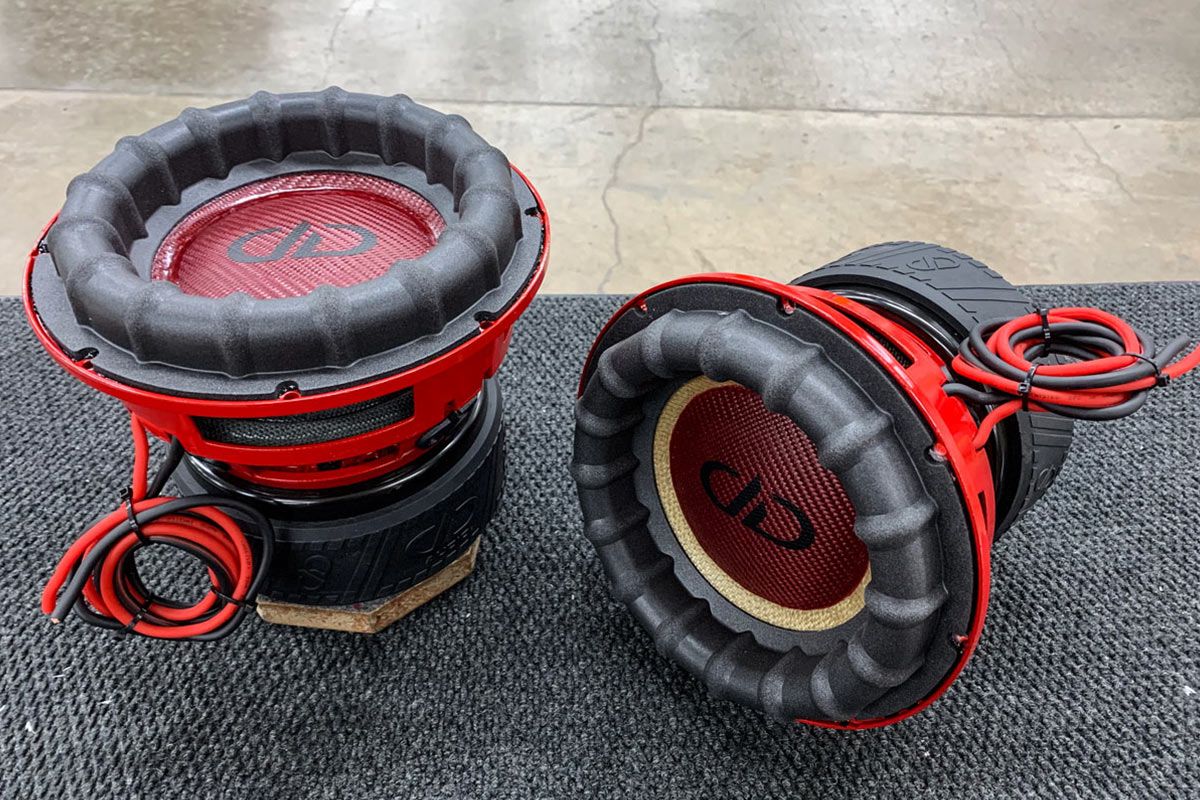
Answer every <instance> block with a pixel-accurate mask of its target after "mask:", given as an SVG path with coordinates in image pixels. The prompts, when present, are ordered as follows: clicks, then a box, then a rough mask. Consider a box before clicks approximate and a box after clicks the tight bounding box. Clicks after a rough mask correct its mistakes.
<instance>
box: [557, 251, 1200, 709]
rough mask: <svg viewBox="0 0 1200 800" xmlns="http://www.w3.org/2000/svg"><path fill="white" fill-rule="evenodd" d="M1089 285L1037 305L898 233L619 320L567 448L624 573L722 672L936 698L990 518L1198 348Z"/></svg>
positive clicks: (681, 656)
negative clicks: (1083, 430)
mask: <svg viewBox="0 0 1200 800" xmlns="http://www.w3.org/2000/svg"><path fill="white" fill-rule="evenodd" d="M1186 342H1187V340H1186V338H1183V337H1180V338H1178V339H1175V340H1172V341H1171V342H1169V343H1167V344H1165V345H1163V346H1162V347H1161V348H1159V347H1156V346H1155V345H1154V344H1153V340H1152V339H1150V338H1149V337H1147V336H1144V335H1142V334H1139V333H1138V332H1137V331H1135V330H1134V329H1132V328H1131V327H1129V326H1128V325H1127V324H1126V323H1124V322H1122V321H1121V320H1119V319H1117V318H1115V317H1113V316H1112V315H1109V314H1105V313H1104V312H1100V311H1097V310H1094V309H1077V308H1071V309H1051V310H1049V311H1043V312H1041V313H1034V309H1033V306H1032V305H1031V304H1030V302H1029V301H1028V300H1027V299H1026V298H1025V297H1024V296H1023V295H1022V293H1021V292H1019V291H1018V290H1017V289H1016V288H1014V287H1013V286H1011V285H1009V284H1008V283H1007V282H1006V281H1005V280H1004V279H1003V278H1001V277H1000V276H999V275H997V274H996V273H995V272H993V271H991V270H990V269H988V268H986V267H985V266H984V265H982V264H981V263H979V262H978V261H975V260H974V259H971V258H969V257H968V256H965V255H963V254H961V253H957V252H955V251H953V250H950V249H948V248H945V247H939V246H937V245H930V244H924V243H921V242H893V243H890V244H883V245H875V246H873V247H868V248H866V249H863V250H860V251H858V252H856V253H852V254H850V255H849V256H846V257H845V258H842V259H840V260H838V261H836V262H834V263H833V264H831V265H829V266H826V267H824V268H822V269H819V270H816V271H814V272H811V273H809V274H807V275H805V276H803V277H801V278H799V279H797V280H796V281H795V282H794V283H793V284H792V285H787V284H781V283H777V282H775V281H771V280H766V279H763V278H756V277H753V276H747V275H734V274H707V275H695V276H691V277H686V278H681V279H678V280H675V281H670V282H667V283H664V284H662V285H660V286H657V287H654V288H652V289H650V290H648V291H646V292H645V293H643V294H641V295H639V296H638V297H636V298H634V299H633V300H631V301H630V302H629V303H627V304H626V305H625V306H624V307H623V308H622V309H621V310H620V311H618V312H617V314H616V315H614V316H613V318H612V319H611V320H609V322H608V324H607V325H606V326H605V327H604V329H603V330H602V331H601V333H600V335H599V336H598V338H597V339H596V342H595V344H594V345H593V347H592V351H591V353H590V355H589V356H588V359H587V363H586V364H585V366H584V370H583V376H582V378H581V381H580V385H579V398H578V401H577V403H576V427H575V451H574V458H573V462H572V474H573V476H574V478H575V482H576V484H577V488H578V492H579V501H580V505H581V507H582V510H583V517H584V522H585V528H584V533H585V535H586V536H587V537H588V539H589V540H590V541H591V543H592V544H593V545H594V546H595V548H596V551H597V553H598V554H599V557H600V560H601V562H602V564H603V565H604V569H605V573H606V574H607V577H608V580H609V585H610V588H611V590H612V593H613V595H614V597H616V598H617V599H618V600H620V601H621V602H622V603H624V604H625V605H626V606H627V607H628V608H629V610H630V612H631V613H632V614H633V615H634V617H636V619H637V620H638V622H639V623H640V624H641V625H642V626H643V627H644V628H645V629H646V630H647V631H648V632H649V633H650V635H651V636H652V637H653V639H654V643H655V646H656V647H657V649H658V650H659V652H661V653H663V654H664V655H666V656H668V657H670V658H672V659H674V660H676V661H677V662H679V663H680V664H681V665H682V666H683V667H684V668H685V669H686V670H687V671H688V672H690V673H691V674H692V675H694V676H696V677H697V678H698V679H700V680H702V681H703V682H704V684H705V686H706V687H707V688H708V689H709V691H710V692H711V693H712V694H713V695H715V696H717V697H720V698H726V699H730V700H733V701H735V702H738V703H741V704H744V705H747V706H751V707H753V708H756V709H759V710H761V711H763V712H765V713H767V714H769V715H771V716H773V717H777V718H780V719H794V720H798V721H803V722H810V723H814V724H818V725H825V726H832V727H840V728H865V727H874V726H878V725H884V724H887V723H890V722H894V721H896V720H899V719H903V718H904V717H907V716H909V715H911V714H913V713H916V712H917V711H919V710H921V709H922V708H925V707H926V706H927V705H929V704H930V703H931V702H932V701H933V700H934V699H936V698H937V697H938V696H939V695H940V694H941V693H942V692H943V691H945V689H946V687H947V686H948V685H949V684H950V682H951V681H953V680H954V678H955V677H956V676H957V675H958V673H959V671H960V670H961V669H962V668H963V666H964V664H965V663H966V661H967V659H968V658H969V656H970V655H971V653H972V651H973V650H974V648H975V645H976V643H977V642H978V640H979V635H980V632H981V631H982V626H983V619H984V613H985V611H986V608H987V599H988V587H989V581H990V567H989V559H990V557H991V547H992V543H993V540H994V539H995V537H997V536H999V535H1001V534H1003V533H1004V532H1005V531H1006V530H1007V529H1008V528H1009V527H1010V526H1011V525H1012V524H1013V523H1014V521H1015V520H1017V519H1018V518H1019V517H1020V516H1021V514H1022V513H1023V512H1024V511H1025V510H1026V509H1027V508H1029V506H1030V505H1032V504H1033V503H1034V502H1035V501H1036V500H1037V499H1038V498H1039V497H1040V496H1041V495H1042V494H1043V493H1044V492H1045V491H1046V490H1047V488H1048V487H1049V486H1050V484H1051V482H1052V481H1053V478H1054V476H1055V475H1056V474H1057V473H1058V470H1059V468H1060V466H1061V465H1062V463H1063V460H1064V459H1065V457H1066V454H1067V450H1068V448H1069V447H1070V444H1071V436H1072V425H1073V422H1072V419H1112V418H1115V417H1118V416H1122V415H1124V414H1128V413H1130V412H1131V411H1133V410H1136V408H1138V407H1139V406H1140V405H1141V403H1142V402H1144V400H1145V397H1146V392H1147V391H1148V390H1149V389H1150V388H1154V387H1155V386H1158V385H1165V383H1167V382H1168V381H1169V380H1170V378H1172V377H1175V376H1177V375H1180V374H1182V373H1183V372H1185V371H1187V370H1188V369H1191V368H1192V367H1193V366H1195V365H1196V363H1197V362H1198V361H1200V349H1197V350H1193V351H1192V352H1191V353H1189V354H1188V355H1186V356H1183V357H1180V358H1179V360H1178V361H1173V359H1175V358H1176V357H1178V356H1180V354H1181V353H1182V351H1183V349H1184V346H1185V345H1186Z"/></svg>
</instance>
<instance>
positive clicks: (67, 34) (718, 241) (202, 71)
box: [0, 0, 1200, 293]
mask: <svg viewBox="0 0 1200 800" xmlns="http://www.w3.org/2000/svg"><path fill="white" fill-rule="evenodd" d="M330 83H336V84H339V85H341V86H343V87H345V88H347V89H353V90H364V91H374V92H382V93H393V92H406V93H408V94H411V95H412V96H413V97H415V98H417V99H418V100H421V101H423V102H425V103H428V104H430V105H433V106H435V107H437V108H439V109H442V110H448V111H455V112H458V113H461V114H463V115H464V116H466V117H467V118H468V119H470V120H471V121H472V122H473V124H474V125H475V127H476V128H477V129H478V130H479V131H480V132H481V133H482V134H483V135H484V136H485V137H487V138H488V139H490V140H491V141H492V142H493V143H495V144H497V145H498V146H499V147H501V148H502V149H503V150H505V152H506V153H507V154H508V155H509V157H510V158H511V159H512V160H513V161H514V163H516V164H518V165H519V166H521V167H522V168H523V169H524V170H525V171H526V172H527V174H529V176H530V177H531V178H532V179H533V180H534V182H535V183H536V184H537V185H538V187H539V188H540V189H541V191H542V193H543V195H544V197H545V199H546V202H547V204H548V206H549V208H550V212H551V220H552V224H553V228H554V248H553V258H552V264H551V268H552V272H551V274H550V276H549V278H548V280H547V283H546V290H547V291H552V292H592V291H615V292H632V291H636V290H638V289H641V288H643V287H645V286H647V285H648V284H650V283H651V282H653V281H657V280H659V279H662V278H665V277H668V276H672V275H679V274H684V273H688V272H696V271H701V270H733V271H753V272H757V273H760V274H763V275H768V276H772V277H776V278H785V279H786V278H789V277H791V276H792V275H793V274H796V273H798V272H800V271H803V270H805V269H807V268H809V267H812V266H816V265H819V264H821V263H823V262H825V261H828V260H830V259H832V258H835V257H837V256H839V255H841V254H843V253H845V252H848V251H850V250H853V249H856V248H858V247H860V246H862V245H864V244H868V243H871V242H874V241H881V240H888V239H896V238H922V239H931V240H936V241H941V242H943V243H946V244H949V245H952V246H954V247H957V248H959V249H961V250H965V251H967V252H969V253H972V254H974V255H976V256H978V257H980V258H982V259H984V260H985V261H988V262H989V263H991V264H992V265H993V266H994V267H996V268H997V269H999V270H1000V271H1002V272H1003V273H1005V274H1006V275H1008V276H1009V277H1010V278H1012V279H1013V280H1016V281H1022V282H1050V281H1107V280H1150V279H1188V278H1191V279H1196V278H1200V13H1198V10H1197V7H1196V4H1195V2H1194V0H1144V2H1137V3H1131V2H1128V0H1120V1H1119V2H1118V0H1064V1H1063V2H1053V3H1051V2H1038V0H1015V1H1013V2H994V3H978V2H976V3H968V2H953V0H889V1H887V2H876V3H871V4H863V7H858V8H852V7H851V4H846V3H844V2H841V0H815V1H814V2H808V3H805V4H803V6H801V5H800V4H797V3H782V2H773V1H772V0H760V2H745V0H737V1H736V2H735V1H734V0H709V2H699V0H681V1H680V2H668V0H660V3H659V4H658V5H654V4H651V3H646V2H642V3H639V2H583V1H582V0H508V1H507V2H502V3H498V2H495V0H472V1H471V2H455V3H450V2H447V3H412V2H404V0H377V2H374V3H372V2H369V1H364V2H359V0H343V2H341V3H338V2H331V1H327V0H292V2H281V1H280V0H249V2H247V1H246V0H237V2H233V1H232V0H206V1H205V2H195V0H165V1H160V2H153V3H145V2H138V1H137V0H99V1H98V2H82V1H80V2H67V1H66V0H44V1H43V2H36V3H35V2H29V0H0V87H3V88H0V185H2V186H3V187H4V188H3V195H0V252H4V253H6V254H8V255H7V257H6V258H5V260H4V262H3V266H2V267H0V293H16V292H18V291H19V283H20V277H19V276H20V270H21V268H22V261H23V254H24V253H25V252H27V251H28V249H29V247H30V245H31V244H32V243H33V241H34V239H35V238H36V236H37V233H38V230H39V229H40V227H41V225H42V224H43V222H44V221H45V220H46V219H47V218H48V217H49V216H50V215H51V214H52V213H53V212H54V210H55V208H56V207H57V205H58V204H59V203H60V201H61V198H62V195H63V191H64V189H65V187H66V184H67V182H68V180H69V179H70V178H71V177H72V176H73V175H74V174H76V173H77V172H80V171H82V170H85V169H87V168H88V167H89V166H91V164H92V163H94V162H95V161H97V160H98V159H99V158H101V157H102V156H103V155H104V154H106V153H107V152H108V150H109V149H110V148H111V146H112V144H113V143H114V142H115V141H116V139H117V138H118V137H120V136H121V135H123V134H126V133H134V132H138V131H141V130H143V129H145V128H147V127H149V126H152V125H154V124H156V123H157V122H159V121H161V120H164V119H167V118H169V117H171V116H174V115H175V114H176V113H177V112H178V111H179V110H180V109H181V108H183V107H184V106H185V105H189V104H197V105H203V104H209V103H213V102H219V101H221V100H225V99H230V98H234V97H238V96H242V95H245V94H248V93H250V92H252V91H254V90H256V89H259V88H267V89H271V90H275V91H292V90H304V89H313V88H321V87H324V86H326V85H327V84H330Z"/></svg>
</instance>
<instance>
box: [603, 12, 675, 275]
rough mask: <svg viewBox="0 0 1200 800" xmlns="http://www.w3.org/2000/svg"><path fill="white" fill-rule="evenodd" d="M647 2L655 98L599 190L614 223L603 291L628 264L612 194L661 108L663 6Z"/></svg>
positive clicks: (648, 50) (646, 43)
mask: <svg viewBox="0 0 1200 800" xmlns="http://www.w3.org/2000/svg"><path fill="white" fill-rule="evenodd" d="M647 5H648V6H650V8H652V9H654V16H652V17H651V18H650V30H651V32H652V33H653V36H651V37H648V38H645V39H643V40H642V44H643V45H644V46H645V48H646V54H647V56H648V58H649V61H650V78H651V80H652V81H653V87H654V97H653V98H652V100H651V102H650V104H649V105H648V106H646V107H644V108H643V109H642V116H641V118H640V119H639V120H638V126H637V132H636V133H635V134H634V136H633V138H632V139H631V140H630V141H628V142H627V143H626V144H625V146H624V147H622V148H621V151H620V152H619V153H617V156H616V158H614V159H613V163H612V169H611V170H610V172H609V176H608V180H607V181H606V182H605V184H604V188H603V189H602V190H601V191H600V204H601V205H603V206H604V213H605V214H606V215H607V216H608V221H609V224H611V225H612V230H613V260H612V263H610V264H609V265H608V269H606V270H605V271H604V275H603V276H601V278H600V282H599V283H598V284H596V291H597V292H600V293H604V292H605V291H606V287H607V285H608V282H609V281H610V280H612V277H613V275H614V274H615V273H616V271H617V270H618V269H619V268H620V267H623V266H624V265H625V257H624V255H623V254H622V252H621V223H620V221H619V220H618V219H617V214H616V212H615V211H614V210H613V206H612V202H611V200H610V199H609V195H610V194H611V193H612V190H613V189H615V188H616V186H617V183H618V182H619V181H620V176H621V165H622V164H623V163H624V162H625V159H626V157H628V155H629V154H630V153H631V152H632V151H633V149H634V148H636V147H637V146H638V145H640V144H641V143H642V141H643V140H644V139H645V138H646V123H647V122H648V121H649V119H650V117H651V116H652V115H653V114H654V113H655V112H656V111H658V110H659V109H660V108H662V97H663V79H662V74H661V73H660V72H659V69H658V51H657V50H656V49H655V48H656V47H657V46H658V45H660V44H662V41H663V33H662V30H661V29H660V28H659V19H660V18H661V16H662V9H660V8H659V6H658V5H657V4H656V3H647Z"/></svg>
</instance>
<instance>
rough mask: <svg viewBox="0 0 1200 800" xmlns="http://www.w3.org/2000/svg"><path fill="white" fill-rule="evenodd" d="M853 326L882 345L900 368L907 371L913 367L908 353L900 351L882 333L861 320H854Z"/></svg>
mask: <svg viewBox="0 0 1200 800" xmlns="http://www.w3.org/2000/svg"><path fill="white" fill-rule="evenodd" d="M854 324H855V325H857V326H859V327H860V328H862V329H863V330H865V331H866V332H867V333H869V334H871V338H872V339H874V340H875V341H877V342H879V343H880V344H881V345H883V349H884V350H887V351H888V352H889V353H891V354H892V357H893V358H895V359H896V360H897V361H899V362H900V366H902V367H904V368H905V369H908V368H909V367H911V366H912V365H913V360H912V359H911V358H910V357H909V355H908V353H906V352H904V351H903V350H901V349H900V348H899V347H898V346H897V345H896V343H895V342H893V341H892V340H891V339H889V338H887V337H886V336H884V335H883V334H882V333H880V332H879V331H877V330H875V329H874V328H873V327H871V326H870V325H868V324H866V323H865V322H863V321H862V320H861V319H856V320H854Z"/></svg>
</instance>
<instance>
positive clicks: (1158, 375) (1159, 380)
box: [1121, 353, 1171, 386]
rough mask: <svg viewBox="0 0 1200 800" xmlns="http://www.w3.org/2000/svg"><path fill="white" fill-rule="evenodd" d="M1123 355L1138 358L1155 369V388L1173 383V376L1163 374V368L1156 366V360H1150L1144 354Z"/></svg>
mask: <svg viewBox="0 0 1200 800" xmlns="http://www.w3.org/2000/svg"><path fill="white" fill-rule="evenodd" d="M1121 355H1123V356H1129V357H1130V358H1136V359H1137V360H1138V361H1145V362H1146V363H1147V364H1149V365H1150V366H1151V367H1153V368H1154V385H1155V386H1166V385H1167V384H1169V383H1170V382H1171V376H1170V375H1168V374H1167V373H1165V372H1163V371H1162V367H1160V366H1159V365H1158V364H1156V363H1155V361H1154V359H1152V358H1149V357H1147V356H1146V355H1144V354H1142V353H1121Z"/></svg>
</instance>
